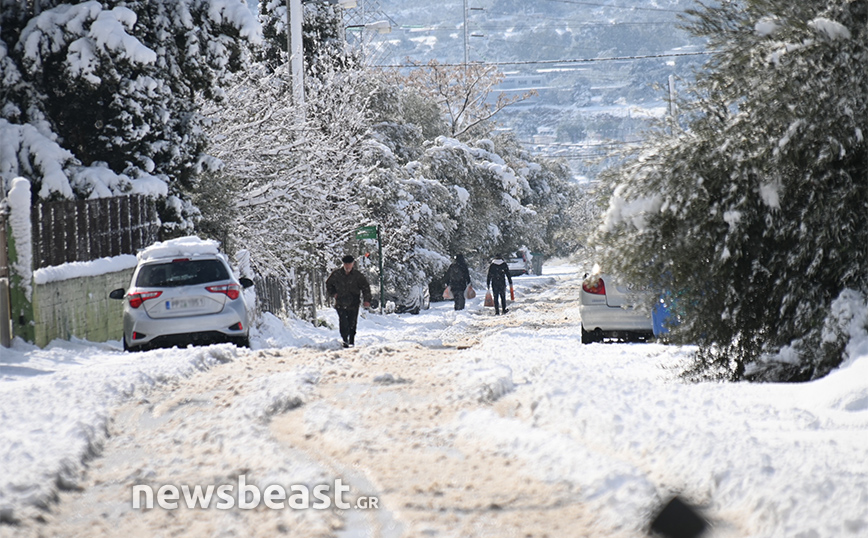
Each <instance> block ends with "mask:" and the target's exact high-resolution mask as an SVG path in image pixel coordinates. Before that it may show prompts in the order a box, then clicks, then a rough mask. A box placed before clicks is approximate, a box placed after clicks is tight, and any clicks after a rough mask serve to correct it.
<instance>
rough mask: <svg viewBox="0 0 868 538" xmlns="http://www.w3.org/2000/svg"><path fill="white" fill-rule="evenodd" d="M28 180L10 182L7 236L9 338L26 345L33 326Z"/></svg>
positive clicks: (31, 247) (33, 331) (16, 179)
mask: <svg viewBox="0 0 868 538" xmlns="http://www.w3.org/2000/svg"><path fill="white" fill-rule="evenodd" d="M30 196H31V195H30V181H28V180H26V179H24V178H21V177H19V178H15V179H13V180H12V188H11V189H9V194H8V195H7V203H8V204H9V219H8V228H7V230H8V232H7V235H6V241H7V251H8V263H9V303H10V312H11V316H12V335H13V336H20V337H21V338H23V339H24V340H26V341H28V342H33V341H34V338H35V328H34V325H33V237H32V229H31V223H30Z"/></svg>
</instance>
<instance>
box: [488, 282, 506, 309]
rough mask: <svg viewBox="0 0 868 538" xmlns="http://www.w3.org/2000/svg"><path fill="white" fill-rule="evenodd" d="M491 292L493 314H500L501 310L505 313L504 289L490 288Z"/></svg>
mask: <svg viewBox="0 0 868 538" xmlns="http://www.w3.org/2000/svg"><path fill="white" fill-rule="evenodd" d="M491 291H492V294H493V295H494V313H495V314H500V309H501V308H503V311H504V312H506V288H491ZM498 304H499V305H500V306H498Z"/></svg>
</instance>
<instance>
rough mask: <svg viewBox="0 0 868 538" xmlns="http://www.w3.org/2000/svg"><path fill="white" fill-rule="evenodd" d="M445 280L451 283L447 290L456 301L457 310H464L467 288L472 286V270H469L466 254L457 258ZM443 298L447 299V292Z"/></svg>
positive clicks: (447, 272) (447, 271)
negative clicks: (465, 258)
mask: <svg viewBox="0 0 868 538" xmlns="http://www.w3.org/2000/svg"><path fill="white" fill-rule="evenodd" d="M445 280H446V282H448V283H449V286H448V287H447V288H446V289H447V290H449V291H450V292H451V293H450V294H451V295H452V299H453V300H454V301H455V310H464V299H465V298H466V293H467V287H468V286H469V285H470V270H468V269H467V262H466V261H465V260H464V254H458V255H457V256H455V261H454V262H453V263H452V265H450V266H449V269H447V270H446V278H445ZM443 298H444V299H446V298H447V297H446V290H444V291H443Z"/></svg>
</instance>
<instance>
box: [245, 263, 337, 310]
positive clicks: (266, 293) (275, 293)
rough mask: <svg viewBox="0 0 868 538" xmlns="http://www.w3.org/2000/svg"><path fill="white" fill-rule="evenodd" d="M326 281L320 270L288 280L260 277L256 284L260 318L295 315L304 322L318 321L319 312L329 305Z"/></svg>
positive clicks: (307, 272)
mask: <svg viewBox="0 0 868 538" xmlns="http://www.w3.org/2000/svg"><path fill="white" fill-rule="evenodd" d="M325 278H326V274H325V272H324V271H320V270H304V271H295V272H294V273H293V275H292V276H291V277H290V278H288V279H287V278H281V277H276V276H257V277H256V278H254V279H253V282H254V285H255V286H256V303H257V310H258V314H262V313H263V312H270V313H272V314H274V315H276V316H282V315H284V316H285V315H287V314H289V313H290V312H292V313H294V314H295V315H297V316H298V317H300V318H302V319H306V320H311V321H312V320H315V319H316V316H317V308H319V307H321V306H323V304H325V303H324V301H325V296H326V293H325Z"/></svg>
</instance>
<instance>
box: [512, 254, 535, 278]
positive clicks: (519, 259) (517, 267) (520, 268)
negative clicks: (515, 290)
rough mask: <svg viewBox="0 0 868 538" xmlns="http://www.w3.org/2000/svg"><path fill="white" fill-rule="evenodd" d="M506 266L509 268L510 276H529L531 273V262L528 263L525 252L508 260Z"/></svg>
mask: <svg viewBox="0 0 868 538" xmlns="http://www.w3.org/2000/svg"><path fill="white" fill-rule="evenodd" d="M506 265H507V267H509V274H510V276H520V275H527V274H529V273H530V268H531V265H530V261H528V259H527V257H526V256H525V255H524V253H523V252H519V253H518V254H515V255H513V256H510V257H509V258H507V259H506Z"/></svg>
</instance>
